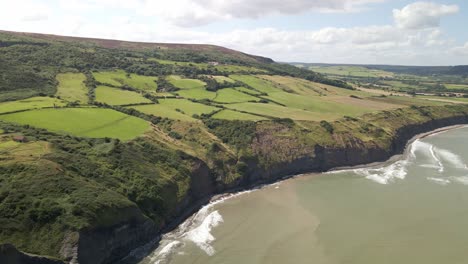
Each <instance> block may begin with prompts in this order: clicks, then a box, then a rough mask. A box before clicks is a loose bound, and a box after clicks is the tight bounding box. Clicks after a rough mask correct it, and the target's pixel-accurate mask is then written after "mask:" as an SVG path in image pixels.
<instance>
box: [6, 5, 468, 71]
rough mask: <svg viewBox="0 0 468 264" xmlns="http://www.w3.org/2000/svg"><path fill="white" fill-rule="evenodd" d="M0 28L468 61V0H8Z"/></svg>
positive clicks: (307, 54)
mask: <svg viewBox="0 0 468 264" xmlns="http://www.w3.org/2000/svg"><path fill="white" fill-rule="evenodd" d="M0 4H1V5H0V6H1V7H2V8H1V9H0V29H3V30H13V31H25V32H38V33H52V34H59V35H69V36H85V37H98V38H112V39H122V40H132V41H149V42H178V43H209V44H217V45H222V46H226V47H229V48H233V49H237V50H240V51H243V52H248V53H252V54H257V55H263V56H267V57H271V58H273V59H275V60H277V61H301V62H326V63H362V64H404V65H458V64H468V30H466V27H467V25H468V1H462V0H440V1H439V0H434V1H427V2H426V1H406V0H13V1H12V0H0Z"/></svg>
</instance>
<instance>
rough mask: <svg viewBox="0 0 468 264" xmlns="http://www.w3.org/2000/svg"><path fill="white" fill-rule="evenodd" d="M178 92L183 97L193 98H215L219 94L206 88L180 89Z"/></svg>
mask: <svg viewBox="0 0 468 264" xmlns="http://www.w3.org/2000/svg"><path fill="white" fill-rule="evenodd" d="M177 94H178V95H180V96H182V97H185V98H191V99H195V100H202V99H210V100H213V99H214V98H216V95H217V94H216V92H210V91H207V90H206V89H205V88H198V89H189V90H180V91H177Z"/></svg>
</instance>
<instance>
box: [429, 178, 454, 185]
mask: <svg viewBox="0 0 468 264" xmlns="http://www.w3.org/2000/svg"><path fill="white" fill-rule="evenodd" d="M427 179H428V180H430V181H433V182H435V183H437V184H440V185H447V184H450V183H451V181H450V180H447V179H442V178H434V177H427Z"/></svg>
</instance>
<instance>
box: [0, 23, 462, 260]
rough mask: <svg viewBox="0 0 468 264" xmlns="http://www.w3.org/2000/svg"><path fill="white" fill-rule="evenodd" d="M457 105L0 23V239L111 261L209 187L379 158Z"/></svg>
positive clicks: (232, 57)
mask: <svg viewBox="0 0 468 264" xmlns="http://www.w3.org/2000/svg"><path fill="white" fill-rule="evenodd" d="M467 116H468V106H466V105H465V104H455V103H454V102H451V101H450V102H444V101H436V100H429V99H427V98H422V97H421V98H419V97H408V96H401V95H382V94H377V93H374V92H370V91H365V90H358V89H355V88H354V87H353V86H352V85H350V84H348V83H347V82H345V81H344V80H336V79H333V78H331V77H330V78H329V77H327V76H326V75H324V74H320V73H316V72H314V71H310V70H308V69H301V68H298V67H295V66H291V65H285V64H280V63H276V62H274V61H273V60H271V59H268V58H263V57H258V56H255V55H248V54H245V53H242V52H237V51H234V50H230V49H227V48H223V47H217V46H212V45H189V44H158V43H137V42H125V41H118V40H100V39H88V38H74V37H63V36H54V35H42V34H32V33H18V32H6V31H0V244H11V245H14V247H16V248H18V249H19V250H21V251H23V252H27V253H32V254H37V255H42V256H46V257H47V259H49V260H50V261H51V262H50V263H60V262H70V261H78V262H79V263H81V264H86V263H116V262H117V261H119V260H121V259H122V258H124V257H126V256H127V255H128V254H129V253H130V252H131V251H132V250H133V249H135V248H137V247H139V246H142V245H144V244H146V243H148V242H150V241H152V240H154V238H155V237H157V235H158V234H160V232H162V231H164V230H167V229H170V228H171V227H173V226H174V224H175V223H177V221H178V220H180V219H181V217H183V216H187V215H188V214H190V213H191V212H193V210H195V209H196V208H197V206H200V205H201V204H203V203H204V202H206V201H207V200H208V199H209V198H210V197H211V196H212V195H214V194H217V193H222V192H225V191H229V190H233V189H239V188H244V187H248V186H252V185H255V184H258V183H262V182H271V181H274V180H276V179H279V178H282V177H284V176H288V175H292V174H298V173H303V172H311V171H324V170H328V169H330V168H333V167H337V166H350V165H357V164H363V163H368V162H373V161H381V160H385V159H386V158H388V157H389V156H391V155H393V154H396V153H398V152H400V151H401V150H402V148H403V146H404V144H405V143H406V140H408V139H409V138H410V137H411V136H413V135H414V134H415V133H420V132H424V131H427V130H430V129H433V128H436V127H440V126H443V125H451V124H457V123H464V122H466V121H467V120H468V118H467ZM9 252H10V254H21V253H19V252H17V251H9ZM2 254H3V253H2V251H0V260H1V257H2V256H3V255H2ZM23 257H24V256H23ZM29 258H32V259H34V258H35V257H33V256H30V257H29Z"/></svg>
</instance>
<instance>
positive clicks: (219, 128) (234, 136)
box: [204, 119, 256, 149]
mask: <svg viewBox="0 0 468 264" xmlns="http://www.w3.org/2000/svg"><path fill="white" fill-rule="evenodd" d="M204 122H205V125H206V126H207V127H208V128H209V129H210V131H211V132H213V133H214V134H215V135H216V136H217V137H219V138H220V139H221V140H222V141H223V142H224V143H227V144H230V145H232V146H235V147H237V149H241V148H243V147H246V146H247V145H249V144H250V143H251V142H252V138H253V137H254V136H255V131H256V125H255V123H254V122H250V121H240V120H234V121H228V120H219V119H205V120H204Z"/></svg>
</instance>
